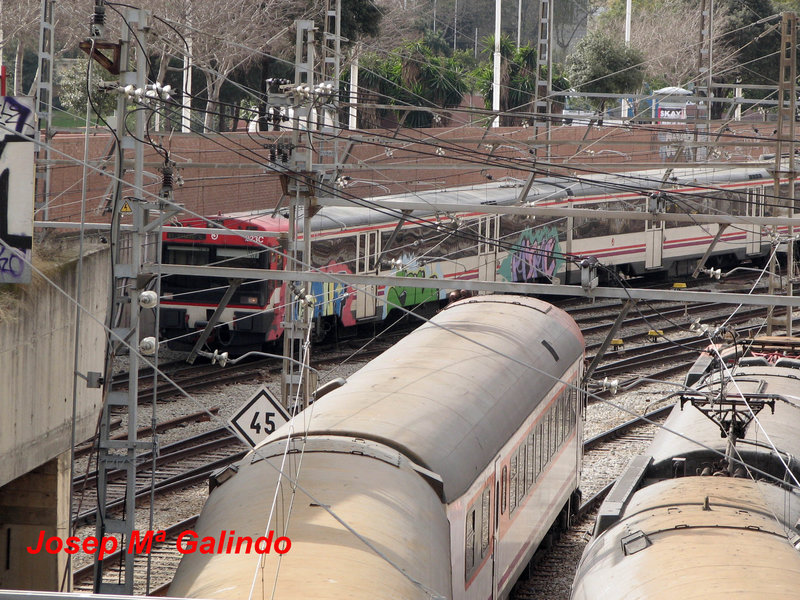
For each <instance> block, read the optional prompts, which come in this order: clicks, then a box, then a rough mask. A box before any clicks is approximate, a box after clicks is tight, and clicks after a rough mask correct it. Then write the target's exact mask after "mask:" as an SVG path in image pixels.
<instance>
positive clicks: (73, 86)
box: [56, 58, 117, 117]
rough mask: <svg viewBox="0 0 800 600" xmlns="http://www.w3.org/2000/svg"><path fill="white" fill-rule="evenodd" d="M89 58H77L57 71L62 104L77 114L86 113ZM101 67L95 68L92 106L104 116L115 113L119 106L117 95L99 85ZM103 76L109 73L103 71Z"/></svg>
mask: <svg viewBox="0 0 800 600" xmlns="http://www.w3.org/2000/svg"><path fill="white" fill-rule="evenodd" d="M87 63H88V59H85V58H78V59H75V60H74V61H73V62H72V63H71V64H70V65H69V66H66V67H64V68H63V69H62V70H60V71H59V72H58V73H57V78H56V83H57V85H58V88H59V92H58V97H59V99H60V101H61V105H62V106H64V108H66V109H67V110H68V111H69V112H70V113H72V114H73V115H75V116H83V115H85V114H86V100H87V89H86V72H87V71H86V68H87V66H88V64H87ZM98 71H99V69H97V68H95V69H94V76H93V77H92V81H93V82H94V84H93V86H92V108H93V109H94V110H95V111H97V112H99V113H100V116H102V117H108V116H109V115H111V114H113V113H114V110H115V109H116V107H117V97H116V95H115V94H114V93H113V92H109V91H105V90H101V89H99V88H98V87H97V81H98ZM102 73H103V76H104V77H105V76H107V75H108V74H107V73H106V72H105V71H102Z"/></svg>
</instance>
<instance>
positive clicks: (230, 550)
mask: <svg viewBox="0 0 800 600" xmlns="http://www.w3.org/2000/svg"><path fill="white" fill-rule="evenodd" d="M166 539H167V534H166V533H165V532H164V531H146V532H139V531H134V532H133V534H132V535H131V542H130V544H128V551H127V552H128V554H150V551H151V550H152V549H153V542H160V543H163V542H164V541H166ZM175 546H176V548H177V550H178V552H180V553H181V554H193V553H195V552H198V553H200V554H248V553H251V552H255V553H257V554H269V553H270V552H275V553H276V554H286V553H287V552H288V551H289V550H290V549H291V548H292V540H290V539H289V538H288V537H284V536H279V537H275V532H274V531H270V532H269V534H267V535H262V536H259V537H256V538H253V537H250V536H237V535H236V532H235V531H233V530H231V531H225V530H223V531H220V533H219V535H218V536H216V537H213V536H210V535H209V536H205V537H202V538H201V537H200V536H198V535H197V534H196V533H195V532H194V531H191V530H187V531H184V532H182V533H180V534H179V535H178V537H177V539H176V540H175ZM118 549H119V541H118V540H117V538H115V537H113V536H105V537H102V538H97V537H95V536H93V535H90V536H87V537H86V538H84V539H83V540H81V538H79V537H77V536H70V537H68V538H60V537H57V536H53V537H49V538H45V533H44V531H41V532H39V539H38V541H37V543H36V544H35V545H34V546H28V548H27V550H28V553H29V554H39V553H40V552H46V553H48V554H57V553H58V552H62V551H63V552H66V553H67V554H77V553H78V552H84V553H86V554H97V555H98V556H97V558H98V560H103V557H105V556H108V555H109V554H112V553H114V552H116V551H117V550H118Z"/></svg>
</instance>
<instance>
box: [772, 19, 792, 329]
mask: <svg viewBox="0 0 800 600" xmlns="http://www.w3.org/2000/svg"><path fill="white" fill-rule="evenodd" d="M796 44H797V16H796V15H795V13H791V12H785V13H783V14H782V20H781V50H780V73H779V75H778V127H777V131H776V136H777V137H776V139H775V168H774V171H773V175H774V187H773V194H774V197H775V199H776V200H777V199H780V197H781V179H782V178H784V177H785V178H787V179H788V182H787V185H788V192H789V194H788V197H787V198H785V202H786V205H787V209H786V211H787V216H788V217H793V216H794V212H795V209H794V199H795V190H794V183H795V182H794V180H795V178H796V177H797V173H796V171H795V155H794V152H795V141H794V136H795V115H796V114H797V46H796ZM787 155H788V157H787V165H786V168H784V165H783V157H784V156H787ZM787 237H788V240H787V245H786V295H787V296H791V295H792V294H793V292H794V290H793V284H792V278H793V277H794V240H793V237H794V231H793V227H792V226H791V225H789V226H788V230H787ZM772 262H773V263H774V264H772V265H770V293H772V288H773V286H774V279H773V273H775V272H776V270H777V261H775V260H773V261H772ZM773 266H774V267H775V269H772V267H773ZM772 326H773V320H772V309H770V311H769V314H768V318H767V334H768V335H770V334H772ZM786 335H788V336H791V335H792V309H791V307H789V306H787V308H786Z"/></svg>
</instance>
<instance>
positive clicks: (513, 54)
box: [475, 34, 569, 125]
mask: <svg viewBox="0 0 800 600" xmlns="http://www.w3.org/2000/svg"><path fill="white" fill-rule="evenodd" d="M484 45H485V50H484V53H486V54H490V55H491V54H493V53H494V36H488V37H487V38H485V40H484ZM542 76H543V77H547V72H545V71H543V72H542ZM475 77H476V79H477V81H478V87H479V89H480V91H481V94H483V98H484V102H485V103H486V107H487V108H491V106H492V81H493V77H494V68H493V66H492V64H486V65H484V66H482V67H481V68H480V69H479V70H478V71H477V73H476V75H475ZM553 89H554V90H567V89H569V82H568V81H567V80H566V78H565V77H564V75H563V73H562V72H561V71H560V69H559V68H558V67H557V66H556V67H554V68H553ZM500 90H501V91H500V110H501V111H502V112H509V111H514V110H522V111H529V110H530V106H529V105H530V103H531V102H532V101H533V99H534V97H535V94H536V49H535V48H534V47H532V46H527V45H526V46H521V47H519V48H517V47H516V44H515V43H514V42H513V41H512V40H511V38H510V37H509V36H507V35H505V34H503V35H501V36H500ZM501 121H502V123H503V125H510V124H512V122H513V121H514V118H513V117H509V116H505V117H502V118H501Z"/></svg>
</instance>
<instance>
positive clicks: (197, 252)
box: [164, 246, 211, 265]
mask: <svg viewBox="0 0 800 600" xmlns="http://www.w3.org/2000/svg"><path fill="white" fill-rule="evenodd" d="M164 254H165V256H164V261H165V262H167V263H168V264H171V265H207V264H208V263H209V262H210V259H211V248H204V247H196V246H167V247H166V249H165V250H164Z"/></svg>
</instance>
